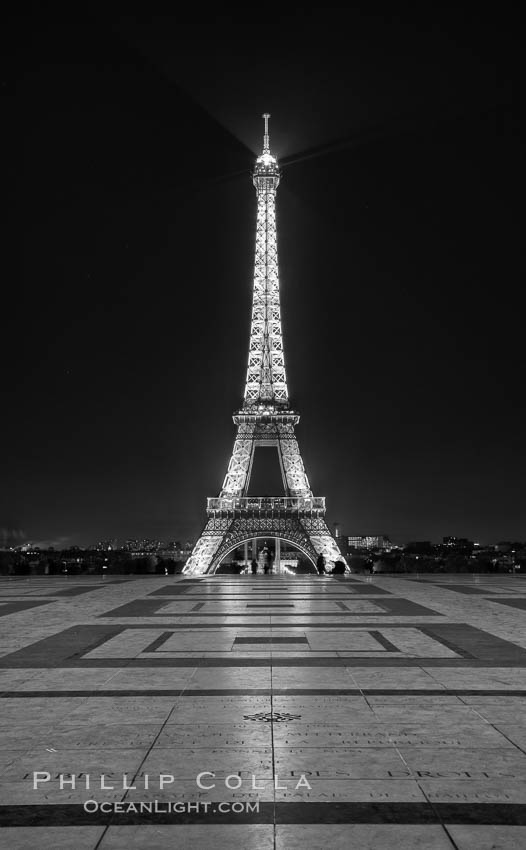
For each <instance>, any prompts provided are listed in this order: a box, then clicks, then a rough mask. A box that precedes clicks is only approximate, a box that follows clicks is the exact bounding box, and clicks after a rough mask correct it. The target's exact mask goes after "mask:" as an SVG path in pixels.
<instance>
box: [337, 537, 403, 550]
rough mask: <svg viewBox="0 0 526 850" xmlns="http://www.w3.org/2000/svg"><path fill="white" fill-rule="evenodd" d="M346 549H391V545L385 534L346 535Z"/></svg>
mask: <svg viewBox="0 0 526 850" xmlns="http://www.w3.org/2000/svg"><path fill="white" fill-rule="evenodd" d="M344 539H345V542H346V544H347V548H348V549H392V548H393V546H392V543H391V541H390V540H389V538H388V536H387V534H375V535H361V534H359V535H347V536H346V537H345V538H344Z"/></svg>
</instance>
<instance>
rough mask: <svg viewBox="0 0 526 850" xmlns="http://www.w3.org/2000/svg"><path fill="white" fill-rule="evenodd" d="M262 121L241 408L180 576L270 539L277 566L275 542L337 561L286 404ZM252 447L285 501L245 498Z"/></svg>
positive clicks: (271, 188)
mask: <svg viewBox="0 0 526 850" xmlns="http://www.w3.org/2000/svg"><path fill="white" fill-rule="evenodd" d="M263 118H264V121H265V134H264V137H263V152H262V154H261V156H259V157H258V158H257V160H256V165H255V168H254V173H253V182H254V186H255V188H256V193H257V205H258V206H257V228H256V256H255V263H254V290H253V301H252V322H251V327H250V344H249V353H248V368H247V378H246V384H245V396H244V402H243V406H242V408H241V409H240V410H238V411H237V412H236V413H235V414H234V416H233V419H234V423H235V425H236V426H237V433H236V439H235V441H234V450H233V452H232V457H231V459H230V463H229V465H228V469H227V473H226V476H225V480H224V482H223V487H222V489H221V492H220V494H219V496H218V497H214V498H209V499H208V500H207V501H208V504H207V517H208V519H207V522H206V525H205V527H204V529H203V532H202V534H201V536H200V538H199V540H198V541H197V543H196V544H195V546H194V549H193V551H192V554H191V555H190V558H189V559H188V561H187V563H186V565H185V568H184V572H185V573H186V574H193V575H200V574H203V573H214V572H215V571H216V569H217V567H218V566H219V564H220V563H221V561H222V560H223V559H224V558H225V556H226V555H228V553H229V552H231V551H232V550H234V549H236V548H237V547H239V546H240V545H242V544H243V543H244V544H245V557H247V548H248V547H247V541H255V540H256V539H258V538H264V539H266V540H268V539H269V538H270V539H274V541H275V545H276V566H277V565H278V563H279V551H280V542H281V541H285V542H288V543H291V544H293V545H294V546H295V547H297V548H298V549H299V550H300V551H301V552H302V553H303V554H304V555H305V556H306V557H307V558H308V559H309V560H310V561H312V563H313V564H314V565H315V564H316V561H317V558H318V556H319V555H320V554H323V555H324V556H325V560H326V563H328V564H330V563H331V562H333V563H334V561H337V560H340V561H344V558H343V557H342V555H341V552H340V550H339V548H338V545H337V543H336V540H335V539H334V538H333V536H332V534H331V533H330V531H329V529H328V527H327V524H326V522H325V497H324V496H313V495H312V491H311V488H310V485H309V481H308V478H307V474H306V472H305V467H304V466H303V460H302V458H301V454H300V450H299V447H298V442H297V440H296V436H295V433H294V428H295V426H296V425H297V424H298V422H299V419H300V417H299V415H298V413H297V412H296V411H294V410H292V409H291V408H290V406H289V392H288V388H287V376H286V372H285V359H284V354H283V336H282V331H281V308H280V299H279V275H278V249H277V238H276V192H277V188H278V185H279V181H280V172H279V168H278V162H277V159H276V157H275V156H273V155H272V154H271V152H270V145H269V133H268V119H269V118H270V115H269V114H268V113H265V114H264V115H263ZM259 446H274V447H275V448H276V449H277V452H278V457H279V462H280V468H281V475H282V478H283V487H284V496H276V497H264V498H258V497H253V496H248V495H247V494H248V487H249V482H250V475H251V471H252V462H253V460H254V452H255V450H256V448H258V447H259ZM255 545H257V544H255V543H254V544H253V546H255ZM253 557H256V555H255V552H254V551H253Z"/></svg>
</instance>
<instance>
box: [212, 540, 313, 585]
mask: <svg viewBox="0 0 526 850" xmlns="http://www.w3.org/2000/svg"><path fill="white" fill-rule="evenodd" d="M276 538H277V539H278V540H280V542H281V543H288V544H289V546H294V547H295V548H296V549H298V551H299V552H301V554H302V555H305V557H306V558H307V560H308V561H310V563H311V564H312V566H313V568H314V571H315V572H316V553H315V552H314V551H313V550H312V547H309V546H308V544H307V545H304V544H302V543H298V541H297V540H290V539H289V538H287V537H283V536H282V535H276V534H275V533H272V532H269V533H268V534H263V533H261V532H258V533H257V534H249V533H248V532H246V533H245V534H241V535H239V538H238V539H237V540H236V542H235V543H232V544H231V545H230V546H228V547H227V548H225V549H224V551H222V552H221V554H220V555H216V557H215V558H214V560H213V561H212V563H211V564H210V569H209V570H207V574H208V575H213V574H214V573H215V572H216V570H217V569H218V568H219V567H220V566H221V564H222V563H223V561H224V560H225V558H228V556H229V555H230V553H231V552H234V551H235V550H236V549H238V548H239V547H240V546H242V545H243V543H248V542H250V541H252V540H276Z"/></svg>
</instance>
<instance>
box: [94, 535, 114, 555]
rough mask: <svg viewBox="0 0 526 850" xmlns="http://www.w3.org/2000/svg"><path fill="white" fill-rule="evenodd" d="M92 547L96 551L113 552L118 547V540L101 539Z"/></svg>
mask: <svg viewBox="0 0 526 850" xmlns="http://www.w3.org/2000/svg"><path fill="white" fill-rule="evenodd" d="M90 548H91V549H94V550H95V551H96V552H112V551H113V550H114V549H116V548H117V540H116V539H115V538H114V539H113V540H99V542H98V543H95V545H94V546H91V547H90Z"/></svg>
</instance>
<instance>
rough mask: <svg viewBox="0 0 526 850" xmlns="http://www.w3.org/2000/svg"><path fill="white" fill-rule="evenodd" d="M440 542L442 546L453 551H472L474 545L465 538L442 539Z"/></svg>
mask: <svg viewBox="0 0 526 850" xmlns="http://www.w3.org/2000/svg"><path fill="white" fill-rule="evenodd" d="M442 542H443V544H444V546H451V547H452V548H454V549H473V546H474V545H475V544H474V543H473V541H472V540H468V539H467V537H443V538H442Z"/></svg>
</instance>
